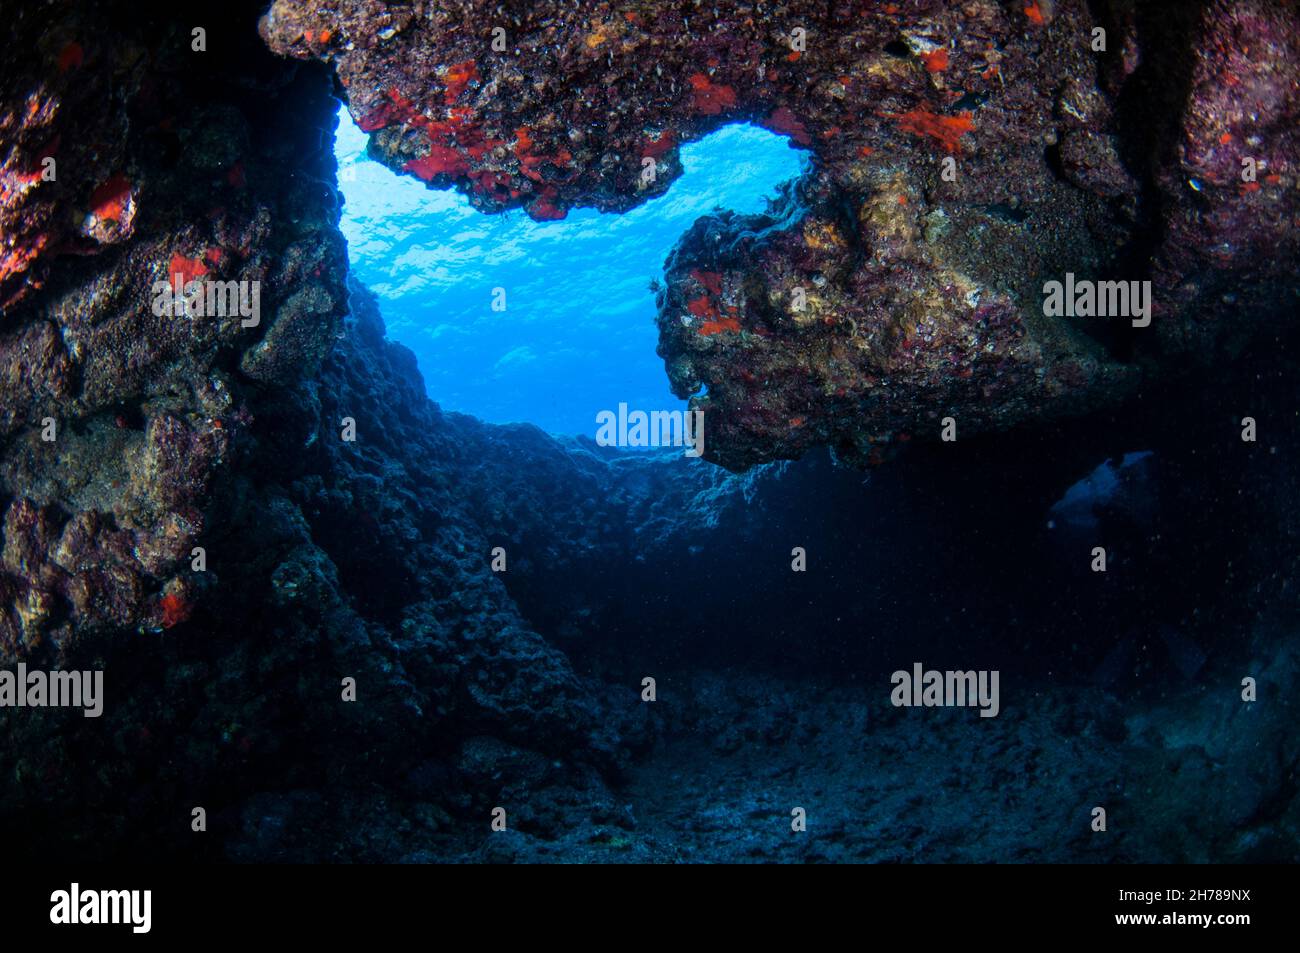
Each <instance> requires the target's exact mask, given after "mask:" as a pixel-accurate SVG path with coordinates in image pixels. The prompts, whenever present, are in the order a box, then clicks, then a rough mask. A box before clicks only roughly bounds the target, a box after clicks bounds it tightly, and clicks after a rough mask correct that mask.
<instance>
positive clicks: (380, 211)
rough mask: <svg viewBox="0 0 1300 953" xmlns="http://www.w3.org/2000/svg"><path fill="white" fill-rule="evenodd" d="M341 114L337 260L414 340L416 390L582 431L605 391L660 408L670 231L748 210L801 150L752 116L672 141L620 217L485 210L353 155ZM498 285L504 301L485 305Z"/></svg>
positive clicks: (483, 411) (507, 416) (352, 136)
mask: <svg viewBox="0 0 1300 953" xmlns="http://www.w3.org/2000/svg"><path fill="white" fill-rule="evenodd" d="M365 144H366V137H365V134H364V133H362V132H361V131H360V130H359V129H357V127H356V126H355V124H353V122H352V120H351V119H350V117H349V116H348V114H347V111H346V110H342V111H341V112H340V125H339V131H338V136H337V139H336V144H335V151H336V154H337V156H338V161H339V187H340V189H341V190H342V191H343V194H344V197H345V199H346V204H345V205H344V208H343V221H342V230H343V234H344V235H345V236H346V237H347V240H348V246H349V256H350V258H351V262H352V268H353V271H354V272H355V274H356V275H357V277H359V278H360V279H361V281H362V282H363V283H365V284H366V285H368V286H369V287H370V288H371V289H372V290H373V291H374V292H375V293H376V294H377V295H378V296H379V300H380V307H381V309H382V311H383V314H384V319H385V321H386V322H387V325H388V334H389V337H391V338H393V339H394V340H397V341H400V342H401V343H403V344H405V345H406V346H407V347H409V348H411V350H413V351H414V352H415V355H416V357H417V359H418V360H419V364H420V370H421V371H422V372H423V374H424V379H425V384H426V387H427V389H428V392H429V396H430V397H432V398H433V399H434V400H436V401H437V402H438V403H440V404H441V405H442V406H443V407H444V408H446V409H448V410H459V411H464V412H465V413H471V414H474V415H475V416H477V417H481V418H482V419H484V420H489V421H493V422H496V423H507V422H511V421H528V422H531V423H535V424H537V425H538V426H540V427H542V428H543V429H545V430H549V431H551V432H552V433H572V434H578V433H585V434H588V435H591V434H593V433H594V431H595V422H594V421H595V416H596V414H597V413H598V412H599V411H601V410H606V409H611V410H612V409H615V408H617V407H618V405H619V403H627V404H628V405H629V407H632V408H634V409H644V410H647V411H649V410H660V409H663V410H672V409H675V408H679V407H682V406H683V402H682V401H679V400H677V399H676V398H675V397H673V396H672V394H671V392H670V391H669V389H668V379H667V376H666V374H665V373H664V367H663V361H662V360H661V359H660V358H659V357H658V356H657V355H656V354H655V344H656V343H657V340H658V334H657V332H656V329H655V323H654V316H655V306H654V295H653V294H652V293H651V291H650V287H649V286H650V281H651V279H653V278H662V276H663V263H664V259H665V257H666V256H667V254H668V252H669V251H670V250H671V248H672V246H673V243H674V242H676V241H677V239H678V238H679V237H680V236H681V234H682V232H684V231H685V230H686V229H687V228H689V227H690V225H691V224H692V223H693V222H694V221H695V220H696V219H697V218H698V217H700V216H701V215H704V214H707V213H708V212H710V211H712V210H713V209H714V208H715V207H722V208H729V209H734V210H735V211H738V212H759V211H762V210H763V208H764V207H765V202H766V199H767V198H769V197H771V196H773V195H774V194H775V192H776V187H777V186H778V185H779V184H780V183H781V182H784V181H786V180H787V179H790V178H793V177H795V176H797V175H798V174H799V173H800V171H801V169H802V162H803V160H802V156H803V153H802V152H801V151H800V150H796V149H793V148H791V147H790V145H789V141H788V140H787V139H785V138H783V137H781V136H777V135H775V134H773V133H770V132H767V131H766V130H764V129H759V128H757V127H754V126H743V125H737V126H728V127H726V128H724V129H721V130H719V131H718V132H716V133H714V134H713V135H711V136H709V137H708V138H707V139H705V140H703V141H701V142H698V143H693V144H690V145H687V146H685V147H683V148H682V165H683V168H684V172H683V174H682V176H681V177H680V178H679V179H678V180H677V181H676V182H674V183H673V184H672V187H671V188H670V189H669V191H668V194H667V195H664V196H661V197H660V198H658V199H654V200H652V201H650V202H647V203H646V204H644V205H642V206H640V207H638V208H636V209H634V210H632V211H631V212H627V213H625V214H622V215H603V214H601V213H599V212H595V211H592V210H590V209H580V210H574V211H571V212H570V213H569V215H568V217H567V218H566V219H564V220H563V221H559V222H533V221H532V220H530V219H529V218H528V217H527V215H525V214H524V213H523V212H522V211H518V210H515V211H511V212H508V213H506V214H504V215H484V214H482V213H481V212H477V211H475V210H474V209H473V208H471V207H470V205H469V202H468V201H467V200H466V199H465V197H464V196H461V195H459V194H457V193H455V192H451V191H441V192H435V191H431V190H430V189H428V188H427V187H426V186H425V185H424V184H423V183H422V182H419V181H418V180H416V179H414V178H411V177H410V176H399V175H396V174H394V173H393V172H392V171H390V170H389V169H387V168H385V167H384V166H382V165H380V164H379V163H377V162H375V161H373V160H371V159H368V158H367V157H366V155H365ZM495 288H503V289H505V310H504V311H494V310H493V309H492V302H493V289H495Z"/></svg>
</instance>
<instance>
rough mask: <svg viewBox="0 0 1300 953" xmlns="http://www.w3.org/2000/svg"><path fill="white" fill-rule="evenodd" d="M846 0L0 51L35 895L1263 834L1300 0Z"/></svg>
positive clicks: (5, 730) (118, 33) (1231, 844)
mask: <svg viewBox="0 0 1300 953" xmlns="http://www.w3.org/2000/svg"><path fill="white" fill-rule="evenodd" d="M859 6H860V5H859ZM869 6H870V9H869V10H866V11H863V10H861V9H856V8H854V5H851V4H842V5H841V4H831V5H830V6H829V7H827V5H825V4H813V3H792V4H787V5H785V6H784V7H782V12H781V15H780V16H779V17H778V16H776V15H775V14H773V15H772V16H770V17H766V18H765V17H764V16H762V15H760V14H757V13H756V12H755V11H753V10H752V9H751V8H750V6H749V5H746V4H733V3H726V2H724V3H719V4H713V5H711V6H700V5H686V4H646V3H641V2H616V3H612V4H610V3H601V4H571V3H561V2H558V0H557V2H539V3H535V4H531V5H529V6H528V7H527V8H519V9H517V10H516V9H515V8H514V7H510V8H509V11H510V12H502V10H504V9H505V8H504V7H503V8H498V7H496V6H494V5H489V4H482V3H478V2H476V0H455V2H447V3H438V4H423V3H415V4H399V3H383V2H373V3H370V2H368V3H352V2H345V3H339V4H332V5H326V4H318V3H313V2H290V0H275V2H272V3H269V4H268V3H267V2H265V0H248V2H242V0H241V2H240V3H238V4H235V9H234V10H232V11H231V12H230V13H229V15H228V16H224V17H223V18H222V19H221V21H220V22H211V23H207V21H208V20H210V19H211V18H210V17H207V18H205V19H204V22H205V23H207V26H206V27H205V28H204V29H203V30H202V34H203V35H202V38H201V40H202V42H201V43H200V37H199V35H198V34H196V33H195V32H194V31H195V29H196V27H195V25H194V24H195V22H197V21H196V20H195V16H196V15H197V14H196V13H195V11H194V10H193V9H191V8H190V6H189V5H187V4H182V5H180V6H179V7H176V8H174V9H173V8H169V9H168V10H164V11H161V12H158V13H157V14H153V15H150V16H138V17H135V16H129V15H128V8H129V5H127V4H124V3H118V2H116V0H110V2H105V3H103V4H97V5H95V6H94V7H91V6H87V5H78V4H72V3H64V2H58V3H54V4H51V5H49V11H50V15H45V16H42V17H36V16H34V15H28V14H24V13H22V12H20V11H19V10H17V9H13V10H10V11H8V15H7V17H6V19H7V21H8V23H7V26H8V29H9V30H10V38H11V43H10V44H9V46H10V49H11V51H12V52H10V53H8V54H6V56H7V60H8V62H7V69H6V71H4V72H2V73H0V130H2V131H3V132H2V133H0V134H2V136H3V140H4V145H5V149H4V150H0V239H2V243H0V309H2V310H0V506H3V510H4V512H3V547H2V550H0V552H2V559H0V676H5V675H8V676H10V677H9V678H7V679H6V678H4V677H0V755H2V756H3V761H2V763H3V764H4V765H5V770H3V771H0V817H3V819H4V821H5V829H6V830H7V831H8V832H9V833H8V835H7V838H8V842H9V846H10V848H11V850H12V852H13V856H15V857H17V858H20V859H22V860H24V861H26V860H27V859H30V858H35V857H41V858H44V859H47V860H50V859H53V860H58V861H64V862H77V863H82V862H92V861H94V862H121V861H123V860H124V859H130V858H145V859H151V860H164V861H170V862H182V863H195V864H210V863H241V864H272V863H312V864H316V863H334V862H340V861H344V862H363V863H392V862H408V863H498V862H526V863H569V862H601V863H657V862H711V863H739V862H745V863H749V862H798V863H808V862H818V863H900V862H902V863H943V864H988V863H1017V864H1062V863H1065V864H1092V863H1100V864H1148V863H1225V864H1226V863H1290V862H1294V861H1295V860H1296V859H1297V858H1298V857H1300V798H1297V785H1296V769H1297V764H1298V763H1300V747H1298V746H1297V741H1296V738H1297V736H1296V733H1295V732H1294V730H1293V728H1292V727H1291V726H1292V721H1293V719H1292V718H1291V715H1290V708H1289V699H1290V698H1291V697H1293V696H1294V694H1295V691H1296V689H1297V685H1298V684H1300V656H1298V654H1297V651H1296V649H1295V645H1296V639H1295V632H1296V630H1297V626H1300V614H1298V613H1297V609H1300V604H1298V603H1297V587H1296V586H1295V585H1294V580H1295V578H1296V573H1297V567H1300V511H1297V509H1296V506H1295V500H1296V499H1297V495H1298V493H1297V491H1298V489H1300V488H1298V487H1297V485H1296V484H1297V480H1298V479H1300V477H1298V474H1300V466H1297V464H1298V463H1300V459H1298V454H1297V448H1298V446H1300V417H1297V415H1296V414H1295V413H1294V409H1293V405H1294V381H1295V379H1296V370H1297V364H1298V362H1300V337H1298V336H1297V322H1296V321H1295V320H1294V318H1295V317H1296V314H1297V310H1298V309H1297V303H1298V302H1300V282H1298V281H1297V274H1298V273H1300V271H1298V269H1297V263H1300V237H1298V235H1300V230H1298V229H1296V227H1295V225H1296V223H1297V222H1298V221H1300V191H1298V190H1297V183H1298V182H1300V178H1298V177H1300V132H1298V131H1297V130H1298V129H1300V125H1298V124H1297V123H1296V122H1295V119H1296V117H1297V115H1300V94H1297V92H1296V90H1297V89H1300V23H1298V22H1297V13H1296V11H1295V9H1294V6H1293V5H1289V4H1286V3H1283V2H1281V0H1276V2H1273V0H1242V2H1240V3H1235V4H1215V3H1205V4H1201V3H1197V4H1188V5H1187V6H1186V9H1183V10H1182V12H1180V13H1177V14H1170V15H1168V16H1163V15H1161V14H1160V11H1159V9H1157V8H1158V5H1157V4H1152V3H1145V2H1139V3H1136V4H1133V3H1127V2H1109V0H1102V2H1083V0H1055V2H1052V3H1046V2H1041V0H1040V2H1037V3H1028V4H1024V3H1011V4H1008V3H997V2H993V0H975V2H972V3H967V4H960V5H954V4H946V3H940V2H937V0H912V2H909V3H900V4H887V5H869ZM196 9H197V8H196ZM54 14H57V15H54ZM1098 30H1100V31H1101V33H1100V34H1098V32H1097V31H1098ZM497 31H500V32H497ZM1099 37H1100V43H1099ZM200 45H201V46H202V49H200V48H199V46H200ZM1228 76H1231V77H1232V79H1231V80H1228V79H1226V78H1225V77H1228ZM51 163H54V165H51ZM51 168H57V173H56V174H53V175H51V174H48V170H49V169H51ZM160 283H161V287H162V288H163V289H165V290H167V293H168V294H169V295H171V297H169V298H168V301H170V302H172V304H168V305H167V306H166V307H162V308H151V307H150V302H151V300H153V299H152V298H151V289H154V288H156V287H157V286H158V285H159V284H160ZM190 288H194V289H195V291H194V295H193V297H192V299H191V298H189V297H187V295H188V289H190ZM250 288H251V289H253V290H254V291H255V292H256V297H255V298H250V297H249V296H248V295H247V294H246V291H247V290H248V289H250ZM1066 288H1068V289H1069V300H1068V301H1067V302H1066V303H1065V305H1064V306H1059V307H1058V306H1052V307H1048V306H1046V305H1045V303H1044V299H1045V296H1048V295H1049V289H1055V291H1052V292H1050V294H1055V295H1059V294H1061V293H1062V290H1063V289H1066ZM1075 288H1081V289H1085V290H1086V292H1087V297H1086V299H1085V298H1083V297H1080V298H1079V299H1078V301H1077V302H1076V300H1075V299H1074V297H1073V295H1074V289H1075ZM171 289H175V292H176V293H175V294H174V295H173V294H172V291H171ZM1130 289H1131V290H1132V293H1131V294H1130ZM1094 291H1095V294H1094ZM205 294H206V297H204V295H205ZM241 295H242V297H241ZM187 301H189V304H187V303H186V302H187ZM252 301H256V302H257V305H256V307H255V309H254V310H255V311H256V313H253V311H250V310H249V303H250V302H252ZM1084 301H1086V304H1087V307H1086V308H1082V307H1076V306H1075V305H1076V304H1077V303H1078V302H1084ZM200 302H203V303H206V302H217V303H219V304H220V307H216V308H214V307H211V306H207V307H204V308H202V309H199V308H196V307H193V305H194V304H196V303H200ZM1057 304H1058V305H1059V304H1060V301H1059V299H1057ZM227 306H229V308H230V309H233V310H227ZM638 412H640V413H642V414H643V416H640V417H636V416H634V415H635V414H637V413H638ZM602 415H605V416H604V417H602ZM602 419H604V420H605V422H606V424H605V425H602V424H601V421H602ZM611 421H616V422H617V426H613V425H612V424H610V422H611ZM611 434H614V435H615V436H614V437H613V438H611V437H610V435H611ZM693 441H694V442H693ZM692 451H693V452H692ZM60 672H62V673H84V674H90V673H98V675H99V676H100V677H101V678H102V685H103V694H102V696H101V697H98V698H97V700H96V702H95V704H96V706H99V707H100V708H101V709H102V710H99V711H97V713H96V714H95V715H94V716H93V717H87V716H88V713H89V705H82V704H80V703H74V702H72V701H70V699H73V698H82V696H81V695H80V694H70V693H69V692H70V689H68V685H71V684H72V683H71V682H68V683H66V684H65V683H61V682H60V681H59V680H58V679H56V678H54V676H55V675H56V674H57V673H60ZM18 673H22V674H21V675H20V674H18ZM29 676H30V677H32V678H33V679H34V680H33V681H31V682H30V685H29V682H28V679H29ZM78 684H80V683H78ZM86 684H87V685H91V684H94V683H92V682H89V681H88V682H86ZM38 685H39V686H40V690H39V692H36V691H35V687H36V686H38ZM58 686H62V687H58ZM340 752H343V753H345V755H346V757H345V758H343V760H340V759H341V758H342V757H343V756H342V755H341V754H340ZM197 805H201V806H202V813H203V824H204V826H203V828H202V831H203V836H201V837H197V836H195V832H196V831H198V830H199V829H198V828H197V827H194V826H193V824H194V823H197V821H192V818H193V817H195V816H196V815H195V814H194V812H195V810H196V806H197ZM1098 811H1100V812H1101V813H1100V814H1098ZM792 817H793V818H795V821H794V822H792ZM1099 818H1101V820H1100V821H1099Z"/></svg>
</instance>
